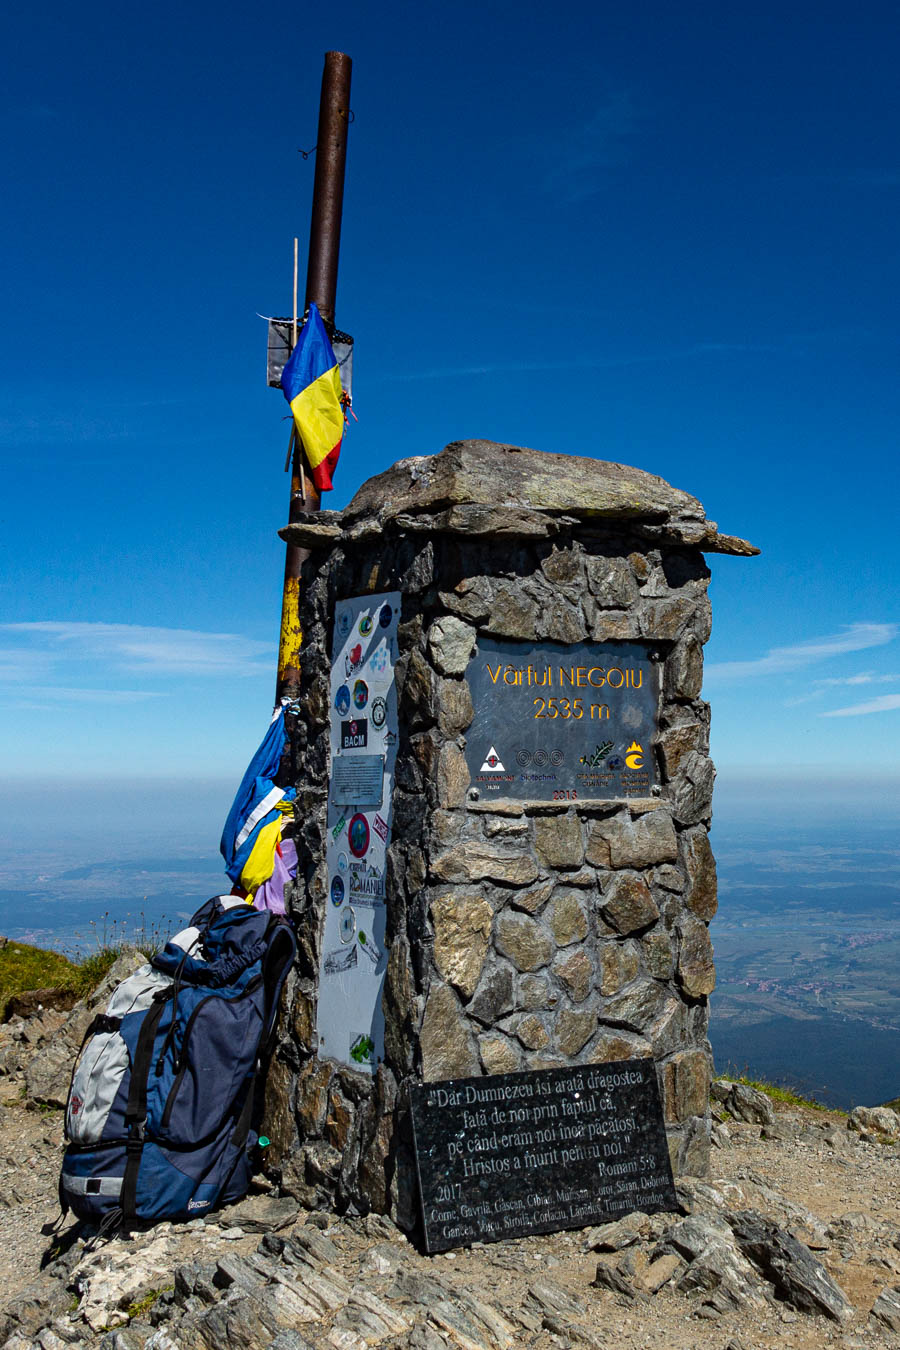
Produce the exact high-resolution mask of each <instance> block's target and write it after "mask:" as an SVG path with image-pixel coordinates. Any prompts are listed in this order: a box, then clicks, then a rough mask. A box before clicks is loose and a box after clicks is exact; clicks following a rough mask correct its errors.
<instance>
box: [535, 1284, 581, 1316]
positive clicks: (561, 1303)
mask: <svg viewBox="0 0 900 1350" xmlns="http://www.w3.org/2000/svg"><path fill="white" fill-rule="evenodd" d="M526 1298H527V1300H528V1302H530V1303H533V1304H534V1305H535V1306H536V1307H537V1308H539V1309H540V1310H541V1312H542V1313H555V1314H556V1315H557V1316H559V1317H574V1318H577V1319H583V1318H586V1317H588V1316H589V1315H590V1314H589V1310H588V1307H587V1305H586V1304H585V1303H582V1302H581V1300H580V1299H577V1298H575V1297H574V1296H573V1295H572V1294H570V1293H568V1292H567V1291H566V1290H565V1289H563V1288H562V1286H561V1285H558V1284H556V1283H555V1282H554V1281H552V1280H535V1282H534V1284H531V1285H529V1286H528V1293H527V1295H526Z"/></svg>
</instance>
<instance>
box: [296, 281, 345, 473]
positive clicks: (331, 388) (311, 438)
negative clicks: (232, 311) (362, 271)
mask: <svg viewBox="0 0 900 1350" xmlns="http://www.w3.org/2000/svg"><path fill="white" fill-rule="evenodd" d="M281 387H282V389H283V390H284V396H285V398H286V399H287V401H288V403H289V404H290V405H291V412H292V413H293V414H294V425H295V426H296V428H297V434H298V436H299V437H300V440H301V441H302V443H303V448H304V450H305V451H306V458H307V460H308V461H309V467H310V469H311V470H312V479H313V482H314V483H315V485H316V487H317V488H318V490H319V491H320V492H330V491H331V488H332V487H333V484H332V481H331V476H332V474H333V473H334V470H335V467H336V465H337V462H338V456H339V455H340V453H341V441H342V440H343V436H344V409H343V404H342V402H341V396H342V392H343V391H342V389H341V374H340V371H339V369H338V363H337V359H336V358H335V355H334V349H333V348H332V345H331V342H330V341H329V338H328V334H327V332H326V331H325V325H324V323H323V322H322V316H321V315H320V313H319V311H318V309H317V308H316V306H315V305H314V304H311V305H310V307H309V314H308V316H307V319H306V322H305V323H304V325H303V328H302V329H301V331H300V336H299V338H298V339H297V345H296V347H295V348H294V350H293V351H292V352H291V355H290V357H289V358H288V361H287V363H286V365H285V367H284V370H283V371H282V372H281Z"/></svg>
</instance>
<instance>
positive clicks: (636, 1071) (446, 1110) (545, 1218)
mask: <svg viewBox="0 0 900 1350" xmlns="http://www.w3.org/2000/svg"><path fill="white" fill-rule="evenodd" d="M412 1104H413V1128H414V1132H415V1144H416V1163H417V1166H418V1171H419V1184H420V1190H421V1200H422V1214H423V1220H424V1226H425V1239H426V1246H427V1248H428V1250H429V1251H430V1252H437V1251H444V1250H446V1249H447V1248H449V1247H458V1246H463V1245H466V1244H468V1243H471V1242H490V1241H497V1240H499V1239H501V1238H508V1237H521V1236H523V1235H525V1234H527V1233H548V1232H554V1231H556V1230H558V1229H562V1228H580V1227H583V1226H585V1225H589V1224H596V1223H605V1222H607V1221H609V1220H610V1219H613V1218H618V1217H620V1216H621V1215H622V1214H625V1213H628V1212H629V1211H630V1210H634V1209H641V1210H644V1211H645V1212H647V1213H650V1212H654V1211H656V1210H660V1209H676V1208H677V1202H676V1199H675V1194H674V1189H673V1185H672V1172H671V1167H670V1164H669V1151H668V1148H667V1146H666V1133H665V1127H664V1125H663V1119H662V1111H661V1108H660V1103H659V1091H658V1088H657V1082H656V1070H655V1067H654V1064H653V1061H652V1060H625V1061H622V1062H620V1063H616V1064H598V1065H584V1066H582V1067H579V1068H572V1069H546V1070H543V1071H539V1072H534V1073H516V1074H498V1075H496V1076H493V1077H487V1078H462V1079H454V1080H451V1081H448V1082H439V1083H425V1084H422V1085H417V1086H416V1087H414V1088H413V1094H412Z"/></svg>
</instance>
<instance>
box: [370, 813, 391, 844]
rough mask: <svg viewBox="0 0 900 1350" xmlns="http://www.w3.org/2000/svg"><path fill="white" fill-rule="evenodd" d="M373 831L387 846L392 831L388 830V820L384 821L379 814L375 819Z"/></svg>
mask: <svg viewBox="0 0 900 1350" xmlns="http://www.w3.org/2000/svg"><path fill="white" fill-rule="evenodd" d="M372 829H373V830H374V831H375V833H376V834H377V835H378V838H379V839H380V840H381V842H382V843H383V844H386V843H387V840H388V835H389V833H390V830H389V829H388V823H387V821H386V820H382V819H381V816H379V815H378V814H377V813H376V816H375V819H374V820H373V821H372Z"/></svg>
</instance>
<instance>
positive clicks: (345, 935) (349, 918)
mask: <svg viewBox="0 0 900 1350" xmlns="http://www.w3.org/2000/svg"><path fill="white" fill-rule="evenodd" d="M355 932H356V915H355V914H354V913H353V910H352V909H351V908H350V906H349V905H347V907H346V908H345V909H342V910H341V942H352V941H353V935H354V934H355Z"/></svg>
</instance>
